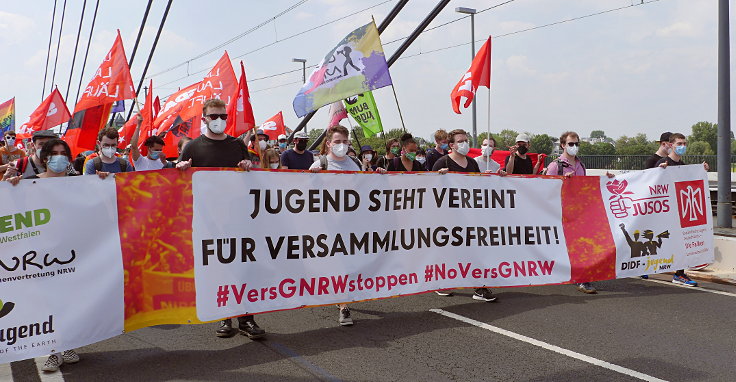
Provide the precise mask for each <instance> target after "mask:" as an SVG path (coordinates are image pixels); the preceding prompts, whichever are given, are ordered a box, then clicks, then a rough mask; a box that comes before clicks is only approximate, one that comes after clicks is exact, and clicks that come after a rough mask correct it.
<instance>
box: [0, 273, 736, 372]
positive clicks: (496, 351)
mask: <svg viewBox="0 0 736 382" xmlns="http://www.w3.org/2000/svg"><path fill="white" fill-rule="evenodd" d="M657 278H661V279H667V278H666V276H657ZM667 280H668V279H667ZM595 285H596V287H598V288H599V290H600V293H599V294H597V295H585V294H582V293H580V292H578V291H577V290H576V289H575V288H574V287H573V286H569V285H567V286H546V287H530V288H506V289H495V293H496V294H497V295H498V296H499V301H498V302H495V303H484V302H478V301H475V300H472V299H471V298H470V296H471V293H472V292H471V290H457V291H456V294H455V296H453V297H440V296H437V295H435V294H434V293H429V294H423V295H418V296H410V297H402V298H394V299H387V300H380V301H370V302H361V303H356V304H353V305H352V312H353V318H354V320H355V325H354V326H353V327H340V326H338V324H337V316H338V310H337V308H335V307H321V308H311V309H301V310H293V311H288V312H279V313H272V314H266V315H262V316H257V317H256V319H257V321H258V323H259V324H260V325H261V326H262V327H264V328H265V329H266V330H267V331H268V332H269V334H268V336H267V338H266V339H265V340H262V341H251V340H249V339H247V338H246V337H244V336H240V335H238V336H236V337H233V338H229V339H221V338H217V337H215V335H214V330H215V329H216V328H217V325H216V324H207V325H183V326H178V325H170V326H159V327H153V328H147V329H142V330H138V331H136V332H132V333H128V334H125V335H122V336H119V337H116V338H112V339H110V340H107V341H104V342H100V343H97V344H94V345H90V346H87V347H84V348H81V349H79V353H80V356H81V357H82V361H81V362H79V363H77V364H74V365H63V366H62V368H61V373H52V374H45V373H43V372H41V373H39V372H38V368H37V366H36V363H34V360H27V361H22V362H15V363H13V364H11V371H12V379H13V380H15V381H41V380H56V381H60V380H62V379H63V380H64V381H70V382H71V381H74V382H76V381H105V382H111V381H236V380H238V381H242V380H249V381H250V380H253V381H319V380H325V381H629V380H631V381H636V380H642V379H644V380H666V381H734V380H736V321H735V319H734V317H735V316H736V314H735V313H736V287H734V286H730V285H720V284H711V283H701V285H703V286H704V288H684V287H677V286H674V285H672V284H671V283H668V282H663V283H657V282H655V281H645V280H640V279H623V280H615V281H607V282H599V283H596V284H595ZM714 291H715V292H717V291H724V292H726V293H723V294H718V293H714ZM42 361H43V359H39V362H42ZM0 376H2V374H1V373H0ZM7 378H10V377H7ZM0 379H1V378H0Z"/></svg>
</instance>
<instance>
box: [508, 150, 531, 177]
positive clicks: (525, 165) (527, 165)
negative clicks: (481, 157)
mask: <svg viewBox="0 0 736 382" xmlns="http://www.w3.org/2000/svg"><path fill="white" fill-rule="evenodd" d="M514 155H516V154H514ZM510 159H511V155H509V156H507V157H506V162H504V165H503V168H504V169H505V168H506V166H507V165H508V164H509V160H510ZM512 174H534V165H532V158H530V157H529V156H527V157H526V158H520V157H519V156H518V155H516V159H514V172H513V173H512Z"/></svg>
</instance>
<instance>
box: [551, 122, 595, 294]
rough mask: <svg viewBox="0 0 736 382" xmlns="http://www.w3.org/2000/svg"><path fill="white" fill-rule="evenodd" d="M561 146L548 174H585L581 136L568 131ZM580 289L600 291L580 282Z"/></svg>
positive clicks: (562, 137) (566, 175) (592, 292)
mask: <svg viewBox="0 0 736 382" xmlns="http://www.w3.org/2000/svg"><path fill="white" fill-rule="evenodd" d="M560 148H561V149H562V155H560V157H559V158H557V159H555V160H554V161H553V162H552V163H550V164H549V166H547V175H559V176H564V177H566V178H569V177H572V176H585V165H584V164H583V161H581V160H580V158H578V157H577V155H578V149H580V136H578V134H577V133H575V132H573V131H567V132H565V133H563V134H562V136H560ZM577 288H578V290H579V291H581V292H583V293H588V294H595V293H598V291H596V289H595V288H594V287H593V284H591V283H589V282H586V283H579V284H578V285H577Z"/></svg>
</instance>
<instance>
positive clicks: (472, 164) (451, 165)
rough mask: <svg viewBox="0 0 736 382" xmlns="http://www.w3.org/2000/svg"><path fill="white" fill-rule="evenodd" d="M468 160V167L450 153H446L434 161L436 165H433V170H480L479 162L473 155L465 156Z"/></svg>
mask: <svg viewBox="0 0 736 382" xmlns="http://www.w3.org/2000/svg"><path fill="white" fill-rule="evenodd" d="M465 158H466V159H467V160H468V164H467V166H466V167H462V166H460V165H459V164H457V162H455V161H454V160H452V158H450V155H449V154H448V155H445V156H443V157H442V158H440V159H437V161H436V162H434V166H433V167H432V171H439V170H441V169H443V168H446V169H448V170H450V171H454V172H480V168H479V167H478V162H476V161H475V159H473V158H471V157H465Z"/></svg>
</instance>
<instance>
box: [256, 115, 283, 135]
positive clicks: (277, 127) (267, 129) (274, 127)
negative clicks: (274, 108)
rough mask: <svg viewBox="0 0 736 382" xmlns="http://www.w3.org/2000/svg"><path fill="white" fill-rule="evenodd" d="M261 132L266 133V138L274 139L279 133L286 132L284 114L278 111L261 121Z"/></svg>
mask: <svg viewBox="0 0 736 382" xmlns="http://www.w3.org/2000/svg"><path fill="white" fill-rule="evenodd" d="M261 129H262V130H263V132H264V133H265V134H266V135H268V139H269V140H272V141H275V140H276V139H277V138H278V137H279V135H281V134H286V126H284V114H283V113H282V112H278V113H277V114H276V115H274V116H273V117H271V118H269V119H268V120H266V122H263V124H262V125H261Z"/></svg>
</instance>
